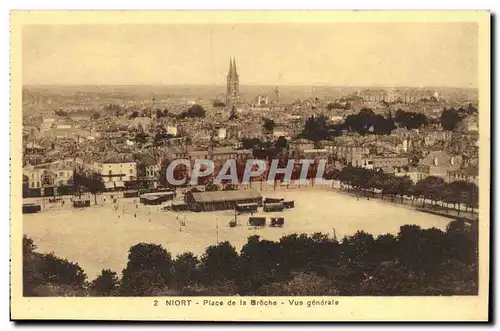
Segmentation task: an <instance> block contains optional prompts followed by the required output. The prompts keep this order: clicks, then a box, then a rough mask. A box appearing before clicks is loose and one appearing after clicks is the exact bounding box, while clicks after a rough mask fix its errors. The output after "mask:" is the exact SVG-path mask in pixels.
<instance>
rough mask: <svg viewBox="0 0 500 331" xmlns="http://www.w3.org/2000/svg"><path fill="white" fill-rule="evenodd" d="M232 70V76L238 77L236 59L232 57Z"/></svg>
mask: <svg viewBox="0 0 500 331" xmlns="http://www.w3.org/2000/svg"><path fill="white" fill-rule="evenodd" d="M233 70H234V75H235V76H238V72H237V71H236V58H235V57H233Z"/></svg>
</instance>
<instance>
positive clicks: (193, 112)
mask: <svg viewBox="0 0 500 331" xmlns="http://www.w3.org/2000/svg"><path fill="white" fill-rule="evenodd" d="M205 115H206V111H205V109H203V107H202V106H200V105H198V104H194V105H192V106H191V107H189V109H188V110H187V111H186V112H184V113H183V116H184V117H195V118H196V117H205Z"/></svg>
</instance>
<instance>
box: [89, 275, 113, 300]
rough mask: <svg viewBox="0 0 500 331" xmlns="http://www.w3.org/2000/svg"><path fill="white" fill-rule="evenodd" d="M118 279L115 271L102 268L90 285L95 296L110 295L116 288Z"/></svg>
mask: <svg viewBox="0 0 500 331" xmlns="http://www.w3.org/2000/svg"><path fill="white" fill-rule="evenodd" d="M118 285H119V281H118V276H117V275H116V272H114V271H111V270H109V269H103V270H102V271H101V274H100V275H99V276H97V278H96V279H94V280H93V281H92V283H91V285H90V287H91V289H92V290H93V291H94V292H95V294H96V295H97V296H110V295H112V294H114V292H115V290H116V289H117V288H118Z"/></svg>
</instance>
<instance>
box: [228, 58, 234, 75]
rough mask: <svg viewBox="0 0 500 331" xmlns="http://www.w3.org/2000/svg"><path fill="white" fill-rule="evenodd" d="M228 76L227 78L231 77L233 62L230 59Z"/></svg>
mask: <svg viewBox="0 0 500 331" xmlns="http://www.w3.org/2000/svg"><path fill="white" fill-rule="evenodd" d="M228 75H229V76H232V75H233V61H232V60H231V58H229V72H228Z"/></svg>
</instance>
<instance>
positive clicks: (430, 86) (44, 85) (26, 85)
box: [22, 83, 479, 90]
mask: <svg viewBox="0 0 500 331" xmlns="http://www.w3.org/2000/svg"><path fill="white" fill-rule="evenodd" d="M83 86H84V87H99V86H103V87H148V86H151V87H160V86H174V87H182V86H217V87H219V86H220V87H225V86H226V84H210V83H199V84H196V83H193V84H175V83H174V84H161V83H151V84H98V83H89V84H23V85H22V87H23V88H24V87H83ZM240 86H249V87H331V88H419V89H426V88H448V89H471V90H472V89H474V90H478V89H479V87H472V86H447V85H397V84H395V85H389V84H381V85H327V84H240Z"/></svg>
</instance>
